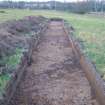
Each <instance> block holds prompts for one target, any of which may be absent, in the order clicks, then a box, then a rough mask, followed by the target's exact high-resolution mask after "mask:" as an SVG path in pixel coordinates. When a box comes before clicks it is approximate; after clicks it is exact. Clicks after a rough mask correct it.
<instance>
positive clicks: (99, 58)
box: [0, 9, 105, 76]
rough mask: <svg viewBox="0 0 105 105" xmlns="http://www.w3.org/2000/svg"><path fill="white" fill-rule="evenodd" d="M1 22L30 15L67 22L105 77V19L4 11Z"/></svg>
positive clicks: (25, 11) (40, 12)
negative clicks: (61, 19) (55, 18)
mask: <svg viewBox="0 0 105 105" xmlns="http://www.w3.org/2000/svg"><path fill="white" fill-rule="evenodd" d="M2 11H5V13H0V22H4V21H6V20H12V19H20V18H22V17H24V16H29V15H43V16H46V17H60V18H63V19H65V20H67V21H68V22H69V23H70V24H71V25H73V27H74V28H75V29H76V32H75V35H76V37H77V38H79V39H81V40H82V41H83V43H84V52H85V53H86V54H87V55H88V56H89V57H90V58H91V60H92V61H93V62H94V63H95V64H96V67H97V71H98V72H99V73H100V74H101V75H103V76H104V75H105V49H104V46H105V37H104V35H105V19H104V18H98V17H92V16H88V15H77V14H71V13H67V12H57V11H42V10H40V11H35V10H17V9H15V10H11V9H8V10H2Z"/></svg>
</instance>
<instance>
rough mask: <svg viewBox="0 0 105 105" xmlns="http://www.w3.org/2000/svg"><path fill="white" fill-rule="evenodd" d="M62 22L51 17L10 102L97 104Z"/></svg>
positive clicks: (24, 104) (19, 104)
mask: <svg viewBox="0 0 105 105" xmlns="http://www.w3.org/2000/svg"><path fill="white" fill-rule="evenodd" d="M70 46H71V45H70V41H69V39H68V36H67V35H66V34H65V31H64V29H63V23H62V22H59V21H51V22H50V23H49V28H48V29H47V30H46V32H45V33H43V36H42V38H41V41H40V44H39V45H38V47H37V50H36V49H34V51H33V55H32V59H33V62H32V65H31V66H30V67H28V68H27V69H26V72H25V75H24V77H23V79H22V81H21V83H20V85H19V86H18V88H17V91H16V94H15V96H14V97H13V99H12V101H11V103H10V105H98V104H97V103H96V100H95V99H94V97H93V95H92V92H91V87H90V85H89V82H88V80H87V78H86V76H85V73H84V72H83V70H82V68H81V66H80V64H79V61H78V60H77V58H76V57H75V55H74V53H73V51H72V48H71V47H70Z"/></svg>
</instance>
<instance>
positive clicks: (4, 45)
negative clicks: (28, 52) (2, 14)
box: [0, 16, 46, 68]
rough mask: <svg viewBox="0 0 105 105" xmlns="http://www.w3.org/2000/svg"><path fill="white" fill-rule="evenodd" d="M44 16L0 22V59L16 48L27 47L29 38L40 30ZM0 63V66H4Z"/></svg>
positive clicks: (13, 52) (11, 53)
mask: <svg viewBox="0 0 105 105" xmlns="http://www.w3.org/2000/svg"><path fill="white" fill-rule="evenodd" d="M45 21H46V18H44V17H41V16H37V17H35V16H27V17H24V18H23V19H21V20H13V21H7V22H5V23H1V24H0V59H3V58H4V57H8V56H10V55H13V54H15V53H16V49H23V50H24V49H28V47H29V40H30V38H31V37H32V36H34V35H35V34H36V32H37V31H39V30H40V28H41V27H42V24H44V22H45ZM4 65H5V64H4V63H2V64H1V63H0V68H1V67H2V66H4Z"/></svg>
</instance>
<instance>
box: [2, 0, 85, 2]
mask: <svg viewBox="0 0 105 105" xmlns="http://www.w3.org/2000/svg"><path fill="white" fill-rule="evenodd" d="M0 1H54V0H0ZM56 1H61V2H64V0H56ZM65 1H67V2H76V1H83V0H65Z"/></svg>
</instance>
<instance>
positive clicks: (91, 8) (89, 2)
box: [0, 0, 105, 13]
mask: <svg viewBox="0 0 105 105" xmlns="http://www.w3.org/2000/svg"><path fill="white" fill-rule="evenodd" d="M0 8H19V9H25V8H28V9H52V10H54V9H55V10H65V11H70V12H75V13H87V12H104V11H105V1H104V0H85V1H81V2H80V1H79V0H78V2H71V3H70V2H66V1H65V0H64V2H57V1H49V2H25V1H20V2H15V1H1V2H0Z"/></svg>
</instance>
